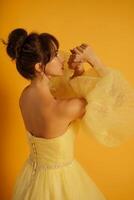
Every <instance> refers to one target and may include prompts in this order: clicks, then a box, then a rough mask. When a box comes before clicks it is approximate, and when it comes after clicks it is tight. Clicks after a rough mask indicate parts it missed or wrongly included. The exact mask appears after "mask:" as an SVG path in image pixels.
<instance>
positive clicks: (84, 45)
mask: <svg viewBox="0 0 134 200" xmlns="http://www.w3.org/2000/svg"><path fill="white" fill-rule="evenodd" d="M80 46H83V47H87V46H88V44H85V43H82V44H81V45H80Z"/></svg>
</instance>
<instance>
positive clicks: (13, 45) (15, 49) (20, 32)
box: [7, 28, 28, 60]
mask: <svg viewBox="0 0 134 200" xmlns="http://www.w3.org/2000/svg"><path fill="white" fill-rule="evenodd" d="M27 35H28V34H27V31H26V30H24V29H22V28H18V29H14V30H13V31H12V32H11V33H10V34H9V36H8V43H7V53H8V55H9V56H10V57H11V58H12V59H13V60H14V59H16V58H17V56H18V54H19V50H20V49H21V47H22V45H23V43H24V41H25V39H26V38H27Z"/></svg>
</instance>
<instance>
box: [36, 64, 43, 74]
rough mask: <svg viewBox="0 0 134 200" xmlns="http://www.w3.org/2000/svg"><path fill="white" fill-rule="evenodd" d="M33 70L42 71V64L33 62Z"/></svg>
mask: <svg viewBox="0 0 134 200" xmlns="http://www.w3.org/2000/svg"><path fill="white" fill-rule="evenodd" d="M35 70H36V72H39V73H41V72H42V65H41V63H36V64H35Z"/></svg>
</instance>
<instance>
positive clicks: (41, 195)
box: [7, 29, 116, 200]
mask: <svg viewBox="0 0 134 200" xmlns="http://www.w3.org/2000/svg"><path fill="white" fill-rule="evenodd" d="M58 51H59V43H58V41H57V39H56V38H55V37H54V36H53V35H51V34H48V33H42V34H38V33H30V34H28V33H27V32H26V31H25V30H24V29H15V30H13V31H12V32H11V33H10V34H9V37H8V43H7V53H8V55H9V56H10V57H11V58H12V60H15V62H16V67H17V70H18V72H19V73H20V74H21V75H22V76H23V77H24V78H26V79H28V80H30V81H31V82H30V84H29V85H28V86H27V87H26V88H25V89H24V90H23V91H22V94H21V96H20V99H19V105H20V110H21V113H22V117H23V120H24V125H25V127H26V132H27V134H28V141H29V146H30V155H29V158H28V159H27V160H26V162H25V164H24V166H23V169H22V171H21V172H20V174H19V175H18V177H17V180H16V185H15V187H14V192H13V200H24V199H25V200H37V199H40V200H44V199H45V200H50V199H51V200H76V199H77V200H78V199H79V200H83V199H84V200H89V199H92V200H104V199H105V197H104V195H103V194H102V192H101V191H100V190H99V189H98V188H97V186H96V185H95V183H94V182H93V180H92V179H91V178H90V177H89V176H88V175H87V173H86V172H85V171H84V169H83V168H82V166H81V165H80V164H79V162H78V161H77V160H76V159H75V157H74V141H75V136H76V132H77V130H78V127H79V124H80V121H82V120H84V119H85V124H86V122H87V121H86V120H87V119H89V117H91V116H90V115H88V116H89V117H88V116H87V117H84V116H86V113H87V111H89V108H90V109H91V111H92V108H93V106H92V107H91V106H90V105H93V104H90V103H89V102H92V101H91V100H92V98H93V97H94V96H95V95H96V94H97V93H96V88H97V92H99V91H101V90H102V88H104V87H102V85H103V86H104V84H102V83H103V81H102V83H101V81H100V84H99V80H100V79H101V80H103V79H104V80H105V78H103V77H108V76H109V74H110V72H111V70H110V68H107V67H105V66H104V65H103V64H102V62H101V61H100V60H99V59H98V58H97V56H96V55H95V54H94V52H93V50H92V49H91V47H90V46H88V45H86V44H82V45H80V46H79V47H76V48H74V49H73V50H71V52H72V54H71V55H70V57H69V60H68V64H69V67H70V68H71V69H73V70H74V71H73V72H74V73H73V74H72V75H71V76H69V79H68V80H67V82H68V84H69V85H70V91H69V94H71V89H72V90H73V92H74V93H73V95H72V97H71V96H70V98H65V99H64V98H63V99H61V98H57V97H56V95H55V96H54V93H52V91H53V90H52V88H50V84H49V83H50V82H51V80H53V78H57V79H56V81H57V80H59V79H60V78H62V77H63V79H64V80H65V78H66V77H65V76H64V62H65V61H64V59H63V58H62V56H61V55H59V53H58ZM84 62H88V63H90V64H91V65H92V66H93V67H94V68H95V69H96V70H97V72H98V73H99V75H100V77H96V78H95V77H90V76H89V75H88V74H86V73H85V75H84V68H83V63H84ZM113 74H114V73H113ZM115 74H116V73H115ZM115 76H116V75H115ZM109 77H110V76H109ZM60 80H61V79H60ZM108 80H109V79H108ZM91 81H92V82H91ZM57 82H58V81H57ZM57 82H54V83H55V88H54V89H56V90H57V91H60V89H65V87H64V86H65V82H64V81H63V82H61V83H63V85H60V87H59V86H58V84H57ZM79 82H80V83H81V84H79V85H82V89H80V87H79V88H78V87H76V86H78V83H79ZM96 82H97V83H98V85H97V86H98V87H93V85H94V84H95V83H96ZM85 83H88V84H85ZM91 83H93V84H91ZM56 84H57V85H56ZM91 86H92V87H91ZM56 87H57V88H56ZM106 87H107V86H106ZM84 88H86V89H84ZM91 88H92V90H93V93H91V94H92V95H91V96H89V91H90V92H91V91H92V90H91ZM84 91H85V94H84ZM94 91H95V92H94ZM64 93H65V94H67V91H65V90H64V91H63V92H62V95H61V94H60V95H61V96H62V97H63V96H64ZM57 94H58V93H57ZM94 94H95V95H94ZM57 96H58V95H57ZM59 97H60V96H59ZM84 97H85V98H84ZM89 97H90V98H89ZM91 97H92V98H91ZM96 97H97V95H96ZM100 99H101V98H100ZM104 100H105V99H104ZM88 106H90V107H88ZM94 108H95V107H94ZM91 113H92V114H93V112H91ZM99 113H102V111H99ZM103 113H104V112H103ZM109 118H110V117H109ZM91 119H92V118H91ZM79 120H80V121H79ZM88 124H89V123H88ZM93 125H94V121H93V120H91V126H92V127H90V128H91V130H92V131H94V134H95V135H97V138H98V139H100V138H103V136H102V135H101V137H100V135H99V134H98V133H97V130H96V129H95V128H94V126H93ZM103 125H104V124H103ZM100 128H102V127H100ZM88 130H89V129H88ZM100 130H101V129H100ZM100 141H101V142H102V143H104V141H107V140H101V139H100Z"/></svg>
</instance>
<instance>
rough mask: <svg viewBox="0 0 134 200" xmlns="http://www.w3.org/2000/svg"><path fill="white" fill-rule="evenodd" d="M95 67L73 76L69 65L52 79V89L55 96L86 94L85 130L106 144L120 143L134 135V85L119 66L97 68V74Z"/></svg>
mask: <svg viewBox="0 0 134 200" xmlns="http://www.w3.org/2000/svg"><path fill="white" fill-rule="evenodd" d="M93 70H94V69H92V70H87V71H86V72H85V73H83V74H82V75H81V76H77V77H75V78H73V79H70V77H71V76H72V73H73V70H70V69H69V68H67V67H66V68H65V71H64V75H63V76H62V77H55V78H54V79H53V80H51V81H50V85H51V86H52V87H50V90H51V92H52V94H53V95H54V96H55V97H56V98H61V99H67V98H73V97H84V98H85V99H86V100H87V102H88V104H87V105H86V113H85V115H84V116H83V118H81V120H80V127H81V128H82V131H83V132H85V133H86V134H90V135H92V136H94V137H95V138H96V139H97V141H98V142H100V143H101V144H103V145H106V146H108V147H114V146H118V145H120V144H121V143H123V142H125V141H127V140H128V139H129V138H131V136H134V88H133V87H132V86H131V85H130V83H129V82H128V81H127V80H126V78H125V77H124V76H123V74H122V73H121V72H120V71H119V70H117V69H113V68H110V67H105V68H102V69H101V68H96V70H97V73H98V75H97V73H96V75H95V73H94V75H93V73H92V72H91V71H93Z"/></svg>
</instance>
